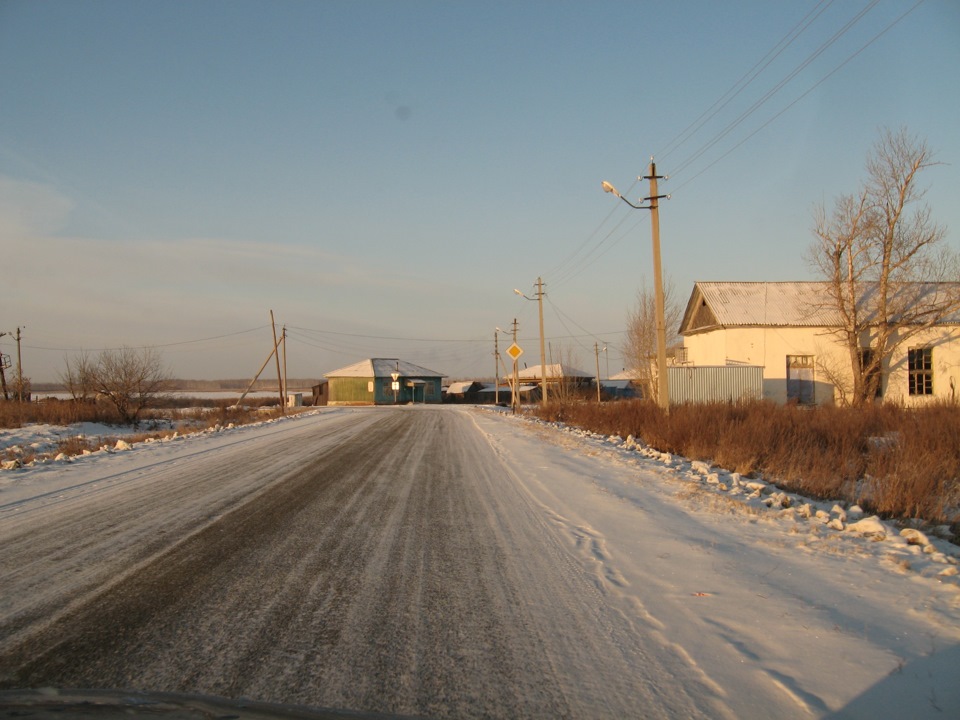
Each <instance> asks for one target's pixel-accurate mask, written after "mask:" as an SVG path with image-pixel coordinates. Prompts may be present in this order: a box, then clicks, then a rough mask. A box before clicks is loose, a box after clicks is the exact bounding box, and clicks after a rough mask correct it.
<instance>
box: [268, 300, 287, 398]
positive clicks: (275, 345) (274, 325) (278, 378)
mask: <svg viewBox="0 0 960 720" xmlns="http://www.w3.org/2000/svg"><path fill="white" fill-rule="evenodd" d="M270 327H272V328H273V349H274V353H275V354H276V358H277V385H278V386H279V389H280V414H281V415H286V414H287V410H286V407H284V406H285V405H286V402H285V400H284V397H283V376H282V375H281V374H280V353H278V352H276V350H277V348H278V347H280V343H278V342H277V325H276V323H274V321H273V310H271V311H270Z"/></svg>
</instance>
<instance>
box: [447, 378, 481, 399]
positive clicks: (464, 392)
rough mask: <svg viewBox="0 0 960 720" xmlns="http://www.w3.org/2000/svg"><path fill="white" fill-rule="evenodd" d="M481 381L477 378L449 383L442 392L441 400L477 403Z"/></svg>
mask: <svg viewBox="0 0 960 720" xmlns="http://www.w3.org/2000/svg"><path fill="white" fill-rule="evenodd" d="M482 390H483V383H482V382H480V381H479V380H464V381H459V382H452V383H450V384H449V385H448V386H447V388H446V390H445V391H444V393H443V401H444V402H448V403H478V402H480V392H481V391H482Z"/></svg>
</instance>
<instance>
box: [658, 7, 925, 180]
mask: <svg viewBox="0 0 960 720" xmlns="http://www.w3.org/2000/svg"><path fill="white" fill-rule="evenodd" d="M921 1H922V0H921ZM879 2H880V0H871V2H870V3H869V4H868V5H867V6H866V7H864V8H863V9H862V10H861V11H860V12H858V13H857V14H856V15H854V16H853V18H851V19H850V20H848V21H847V23H846V24H845V25H844V26H843V27H841V28H840V29H839V30H837V32H835V33H834V34H833V35H832V36H831V37H830V38H829V39H828V40H826V41H825V42H823V43H821V44H820V46H819V47H818V48H817V49H816V50H814V51H813V52H812V53H810V55H808V56H807V57H806V59H804V60H803V62H801V63H800V64H799V65H797V66H796V67H795V68H794V69H793V70H791V71H790V72H789V73H787V75H786V76H785V77H784V78H782V79H781V80H780V81H779V82H778V83H777V84H776V85H774V86H773V87H772V88H771V89H769V90H767V92H766V93H764V95H762V96H761V97H760V99H759V100H757V101H755V102H754V103H753V105H751V106H750V107H749V108H747V109H746V110H744V111H743V112H742V113H740V115H738V116H737V117H736V118H735V119H734V120H732V121H731V122H729V123H728V124H727V125H726V127H724V128H723V130H721V131H720V132H719V133H717V134H715V135H714V136H713V137H712V138H711V139H709V140H708V141H707V142H705V143H704V144H703V145H701V146H700V148H699V149H697V150H696V152H694V153H693V155H691V156H690V157H689V158H687V159H686V160H683V161H681V162H680V163H678V164H677V165H675V167H674V170H673V173H672V175H673V177H676V176H677V175H680V174H681V173H682V172H683V171H684V170H685V169H686V168H687V167H688V166H690V165H691V164H692V163H694V162H695V161H696V160H697V159H699V158H700V157H701V156H702V155H703V154H704V153H705V152H707V151H708V150H710V149H711V148H712V147H713V146H714V145H716V144H717V143H719V142H720V141H721V140H723V139H724V138H725V137H727V135H729V134H730V133H731V132H733V131H734V130H735V129H736V128H737V127H738V126H739V125H740V124H741V123H743V122H744V121H745V120H746V119H747V118H748V117H749V116H750V115H752V114H753V113H755V112H756V111H757V110H759V109H760V108H761V107H762V106H763V105H765V104H766V103H767V102H769V100H770V99H771V98H773V96H774V95H776V94H777V93H778V92H780V90H782V89H783V88H784V87H786V86H787V84H789V83H790V81H792V80H793V79H794V78H795V77H796V76H797V75H799V74H800V73H801V72H802V71H803V70H804V69H806V68H807V67H809V65H810V64H811V63H812V62H813V61H814V60H816V59H817V58H818V57H820V55H822V54H823V53H824V52H826V51H827V50H828V49H829V48H830V47H831V46H832V45H833V44H834V43H836V42H837V40H839V39H840V38H841V37H843V36H844V35H845V34H846V33H847V32H849V31H850V29H851V28H852V27H853V26H854V25H856V24H857V23H858V22H860V21H861V20H862V19H863V18H864V17H865V16H866V15H867V13H869V12H870V11H871V10H873V8H875V7H876V6H877V4H878V3H879Z"/></svg>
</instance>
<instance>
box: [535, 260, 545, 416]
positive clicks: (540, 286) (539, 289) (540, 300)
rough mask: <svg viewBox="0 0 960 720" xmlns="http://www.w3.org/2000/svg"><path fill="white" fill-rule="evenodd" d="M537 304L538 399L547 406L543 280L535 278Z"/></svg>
mask: <svg viewBox="0 0 960 720" xmlns="http://www.w3.org/2000/svg"><path fill="white" fill-rule="evenodd" d="M537 304H538V305H539V306H540V400H541V403H542V405H543V407H546V406H547V366H546V361H547V359H546V353H545V352H544V350H543V280H542V279H540V278H539V277H538V278H537Z"/></svg>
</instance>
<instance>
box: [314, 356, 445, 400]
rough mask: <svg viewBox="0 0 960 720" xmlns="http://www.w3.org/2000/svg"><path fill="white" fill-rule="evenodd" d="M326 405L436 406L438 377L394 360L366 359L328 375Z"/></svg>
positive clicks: (438, 397)
mask: <svg viewBox="0 0 960 720" xmlns="http://www.w3.org/2000/svg"><path fill="white" fill-rule="evenodd" d="M324 377H326V378H327V403H328V404H329V405H400V404H405V403H439V402H440V401H441V390H440V388H441V381H442V380H443V375H442V373H438V372H436V371H434V370H428V369H427V368H424V367H420V366H419V365H414V364H413V363H410V362H407V361H405V360H399V359H397V358H369V359H367V360H361V361H360V362H358V363H354V364H353V365H348V366H346V367H343V368H340V369H339V370H334V371H332V372H328V373H326V374H325V375H324Z"/></svg>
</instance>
